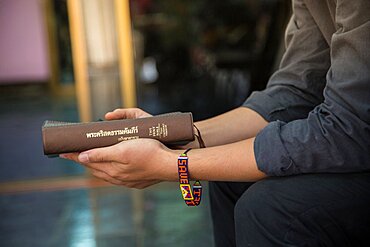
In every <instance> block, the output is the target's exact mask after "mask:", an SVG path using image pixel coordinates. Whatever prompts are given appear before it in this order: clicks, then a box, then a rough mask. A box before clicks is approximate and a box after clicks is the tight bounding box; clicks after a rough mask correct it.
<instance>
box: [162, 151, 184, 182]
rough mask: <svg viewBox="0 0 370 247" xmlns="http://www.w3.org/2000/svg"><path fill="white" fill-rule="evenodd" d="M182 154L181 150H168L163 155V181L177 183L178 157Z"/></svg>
mask: <svg viewBox="0 0 370 247" xmlns="http://www.w3.org/2000/svg"><path fill="white" fill-rule="evenodd" d="M181 153H182V151H181V150H172V149H167V150H165V153H164V154H163V156H162V157H164V158H163V162H162V163H161V167H162V172H161V174H162V180H164V181H177V180H178V174H177V157H178V156H179V155H180V154H181Z"/></svg>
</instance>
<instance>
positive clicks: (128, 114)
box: [105, 108, 151, 120]
mask: <svg viewBox="0 0 370 247" xmlns="http://www.w3.org/2000/svg"><path fill="white" fill-rule="evenodd" d="M150 116H151V115H150V114H149V113H147V112H145V111H143V110H141V109H139V108H125V109H121V108H119V109H115V110H114V111H112V112H108V113H107V114H105V118H106V119H107V120H117V119H132V118H141V117H150Z"/></svg>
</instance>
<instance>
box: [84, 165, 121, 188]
mask: <svg viewBox="0 0 370 247" xmlns="http://www.w3.org/2000/svg"><path fill="white" fill-rule="evenodd" d="M89 170H90V172H91V174H92V175H93V176H94V177H96V178H99V179H102V180H104V181H106V182H108V183H111V184H114V185H122V182H121V181H120V180H118V179H115V178H112V177H111V176H109V175H108V174H106V173H105V172H102V171H98V170H95V169H89Z"/></svg>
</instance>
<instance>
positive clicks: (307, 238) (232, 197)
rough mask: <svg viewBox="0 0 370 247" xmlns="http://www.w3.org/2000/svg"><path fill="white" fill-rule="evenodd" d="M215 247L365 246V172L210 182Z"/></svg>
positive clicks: (368, 208) (368, 180)
mask: <svg viewBox="0 0 370 247" xmlns="http://www.w3.org/2000/svg"><path fill="white" fill-rule="evenodd" d="M210 199H211V213H212V219H213V228H214V238H215V243H216V246H217V247H228V246H256V247H268V246H274V247H276V246H310V247H311V246H333V247H334V246H335V247H339V246H356V247H357V246H370V173H362V174H310V175H299V176H291V177H275V178H267V179H264V180H261V181H259V182H256V183H232V182H211V183H210Z"/></svg>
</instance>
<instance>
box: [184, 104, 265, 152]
mask: <svg viewBox="0 0 370 247" xmlns="http://www.w3.org/2000/svg"><path fill="white" fill-rule="evenodd" d="M267 124H268V123H267V121H266V120H264V119H263V118H262V117H261V116H260V115H259V114H258V113H257V112H255V111H253V110H251V109H249V108H246V107H239V108H236V109H234V110H231V111H229V112H226V113H224V114H221V115H219V116H216V117H213V118H210V119H207V120H203V121H199V122H196V123H195V125H196V126H197V128H198V129H199V130H200V132H201V135H202V138H203V140H204V142H205V144H206V146H207V147H213V146H218V145H223V144H228V143H233V142H237V141H241V140H245V139H248V138H251V137H254V136H256V135H257V133H258V132H259V131H260V130H261V129H263V128H264V127H265V126H266V125H267ZM189 146H191V147H193V148H196V147H199V146H198V144H197V143H195V142H194V143H192V144H190V145H189Z"/></svg>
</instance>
